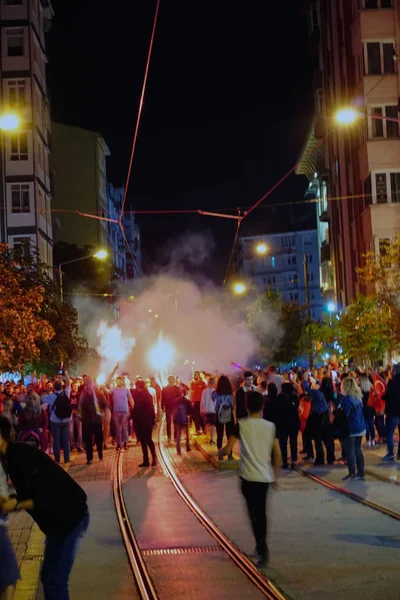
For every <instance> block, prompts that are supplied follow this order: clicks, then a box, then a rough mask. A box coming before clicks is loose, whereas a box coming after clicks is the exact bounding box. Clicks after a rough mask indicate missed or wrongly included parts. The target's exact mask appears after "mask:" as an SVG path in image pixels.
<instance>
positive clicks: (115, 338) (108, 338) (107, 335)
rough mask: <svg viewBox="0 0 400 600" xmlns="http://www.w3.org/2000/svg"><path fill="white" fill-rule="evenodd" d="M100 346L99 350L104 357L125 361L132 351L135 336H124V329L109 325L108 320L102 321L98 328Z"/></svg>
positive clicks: (115, 360)
mask: <svg viewBox="0 0 400 600" xmlns="http://www.w3.org/2000/svg"><path fill="white" fill-rule="evenodd" d="M97 337H98V339H99V346H98V347H97V352H98V353H99V354H100V356H101V357H102V358H105V359H107V360H109V361H111V362H114V363H118V362H121V361H123V360H124V359H125V358H126V357H127V356H128V354H130V352H131V351H132V348H133V347H134V345H135V343H136V340H135V338H133V337H132V338H123V337H122V331H121V329H120V328H119V327H118V326H117V325H113V326H112V327H109V326H108V325H107V323H106V321H101V322H100V325H99V328H98V330H97Z"/></svg>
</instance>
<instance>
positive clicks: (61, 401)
mask: <svg viewBox="0 0 400 600" xmlns="http://www.w3.org/2000/svg"><path fill="white" fill-rule="evenodd" d="M51 410H52V411H53V410H54V414H55V415H56V417H58V418H59V419H69V418H70V416H71V415H72V404H71V400H70V399H69V398H68V396H67V394H66V393H65V392H61V394H58V395H57V398H56V401H55V402H54V404H53V408H52V409H51Z"/></svg>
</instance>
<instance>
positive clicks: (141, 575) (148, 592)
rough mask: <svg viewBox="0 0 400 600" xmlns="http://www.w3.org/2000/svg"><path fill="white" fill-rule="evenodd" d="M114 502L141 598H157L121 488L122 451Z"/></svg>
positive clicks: (116, 478)
mask: <svg viewBox="0 0 400 600" xmlns="http://www.w3.org/2000/svg"><path fill="white" fill-rule="evenodd" d="M113 492H114V504H115V510H116V513H117V519H118V523H119V527H120V529H121V535H122V538H123V540H124V544H125V549H126V553H127V555H128V560H129V564H130V566H131V569H132V572H133V576H134V578H135V583H136V586H137V588H138V592H139V595H140V598H141V600H157V599H158V596H157V592H156V590H155V588H154V585H153V582H152V580H151V578H150V575H149V573H148V570H147V567H146V565H145V562H144V560H143V556H142V553H141V551H140V548H139V545H138V543H137V540H136V537H135V534H134V533H133V529H132V526H131V523H130V520H129V515H128V511H127V508H126V504H125V500H124V493H123V489H122V453H121V452H119V453H118V455H117V468H116V473H115V475H114V482H113Z"/></svg>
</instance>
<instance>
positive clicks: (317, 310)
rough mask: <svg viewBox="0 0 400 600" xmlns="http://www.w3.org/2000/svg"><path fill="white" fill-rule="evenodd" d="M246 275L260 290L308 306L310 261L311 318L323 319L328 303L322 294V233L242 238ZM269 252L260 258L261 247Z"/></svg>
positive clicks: (311, 230)
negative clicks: (325, 304) (263, 245)
mask: <svg viewBox="0 0 400 600" xmlns="http://www.w3.org/2000/svg"><path fill="white" fill-rule="evenodd" d="M240 242H241V246H242V257H243V258H242V260H243V275H244V277H245V278H246V279H248V280H252V282H253V284H254V285H255V286H257V287H258V288H259V289H260V290H268V289H270V290H275V291H277V292H279V294H280V295H281V296H282V298H283V299H284V300H285V301H286V302H295V303H296V304H298V305H299V306H305V305H306V303H307V300H306V285H305V278H304V260H306V261H307V270H308V287H309V297H310V316H311V319H312V320H314V321H318V320H319V319H321V317H322V313H323V310H324V301H323V297H322V294H321V287H320V286H321V282H320V271H319V248H318V233H317V231H316V230H315V229H309V230H305V231H293V232H286V233H277V234H267V235H257V236H249V237H241V238H240ZM261 243H263V244H265V245H266V246H267V248H268V252H267V253H266V254H265V255H260V254H258V252H257V246H258V245H259V244H261Z"/></svg>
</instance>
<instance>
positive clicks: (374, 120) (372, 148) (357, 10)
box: [298, 0, 400, 306]
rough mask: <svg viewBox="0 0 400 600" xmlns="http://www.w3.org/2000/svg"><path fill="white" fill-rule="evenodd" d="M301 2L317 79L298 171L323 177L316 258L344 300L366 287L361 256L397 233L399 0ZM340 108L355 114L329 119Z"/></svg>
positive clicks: (317, 183) (317, 180) (317, 184)
mask: <svg viewBox="0 0 400 600" xmlns="http://www.w3.org/2000/svg"><path fill="white" fill-rule="evenodd" d="M306 4H307V9H308V16H309V31H310V42H311V44H310V46H311V49H312V51H313V53H314V55H315V57H316V75H315V82H316V83H317V85H316V89H315V94H316V96H315V97H316V102H315V119H314V123H313V128H312V130H311V131H310V135H309V137H308V140H307V143H306V147H307V146H308V152H304V153H303V155H302V157H301V161H300V166H299V169H298V172H299V173H302V174H306V175H307V176H308V178H309V181H310V184H311V187H313V186H314V190H315V189H317V190H318V188H319V192H317V193H320V194H321V184H322V183H324V182H325V186H326V201H327V202H326V208H327V210H325V207H321V206H320V208H319V210H321V216H322V220H323V221H325V222H327V223H328V226H329V230H327V231H328V233H326V234H325V235H326V244H325V246H326V248H327V249H326V251H325V254H324V256H322V241H321V259H325V262H326V263H327V264H330V265H331V268H332V279H331V282H333V284H334V289H335V295H336V300H337V302H338V303H339V305H341V306H345V305H346V304H348V302H349V301H350V300H351V299H352V298H354V297H355V296H356V295H357V293H360V292H361V293H365V292H366V290H365V289H363V287H362V286H361V285H360V284H359V282H358V281H357V271H356V270H357V267H359V266H362V265H363V256H364V255H365V254H366V253H367V252H370V251H375V252H379V251H380V249H382V248H384V246H385V244H386V243H387V240H389V239H391V238H393V237H394V236H395V235H396V234H398V233H399V232H400V131H399V123H398V121H397V119H398V118H399V113H398V110H399V96H400V84H399V63H398V57H399V43H398V40H399V25H400V20H399V19H400V16H399V15H400V0H313V1H309V2H307V3H306ZM344 106H352V107H353V108H355V109H356V110H357V111H359V112H360V113H361V116H360V118H359V119H357V120H356V122H355V123H354V124H352V125H351V126H347V127H344V126H340V125H338V124H337V123H336V122H335V120H334V115H335V113H336V112H337V111H338V110H339V109H341V108H343V107H344ZM388 119H389V120H388ZM390 119H393V120H390ZM313 136H314V138H315V139H316V140H317V142H316V143H315V142H313V141H312V137H313ZM318 141H319V144H320V147H323V154H322V156H321V155H319V156H318ZM322 208H323V210H322ZM322 265H323V262H322ZM323 283H324V279H323Z"/></svg>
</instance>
